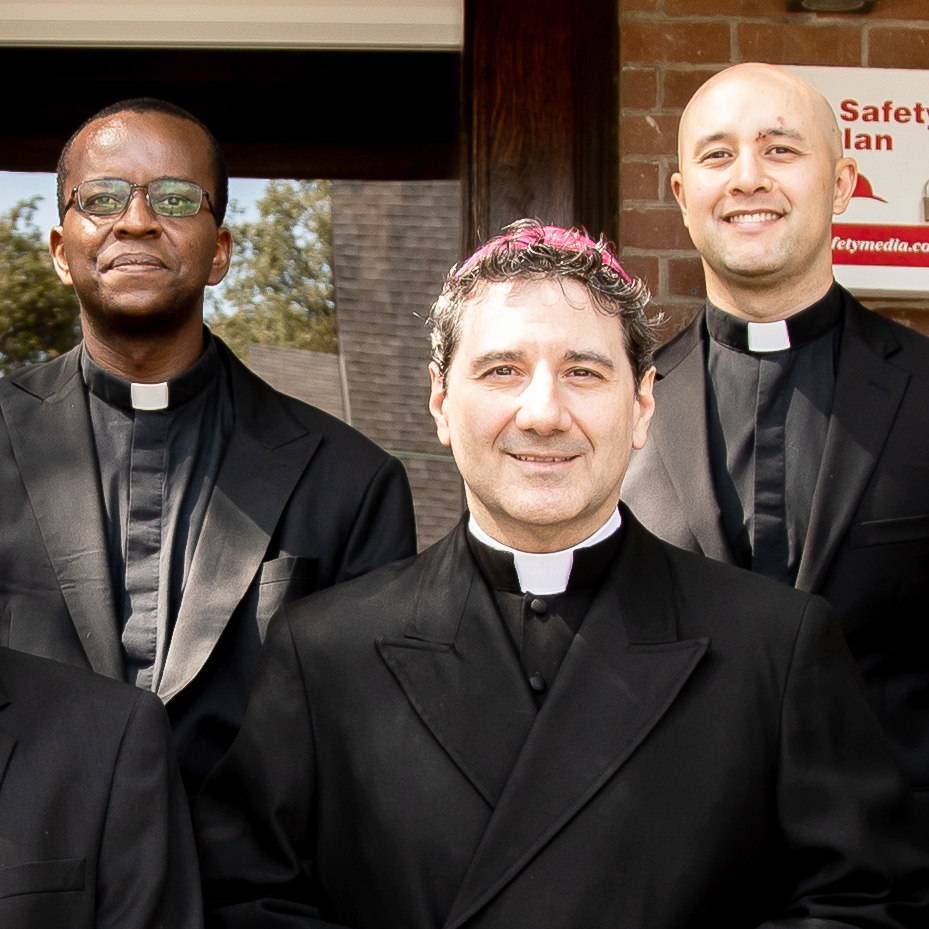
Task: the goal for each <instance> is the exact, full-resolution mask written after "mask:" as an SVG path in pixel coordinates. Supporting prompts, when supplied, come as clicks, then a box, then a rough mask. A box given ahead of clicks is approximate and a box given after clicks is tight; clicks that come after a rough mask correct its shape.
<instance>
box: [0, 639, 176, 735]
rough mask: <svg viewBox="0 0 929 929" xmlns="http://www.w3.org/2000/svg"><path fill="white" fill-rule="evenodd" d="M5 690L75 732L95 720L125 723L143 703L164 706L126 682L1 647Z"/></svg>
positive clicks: (1, 684) (0, 673)
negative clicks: (64, 722)
mask: <svg viewBox="0 0 929 929" xmlns="http://www.w3.org/2000/svg"><path fill="white" fill-rule="evenodd" d="M0 689H2V690H3V691H5V693H6V695H7V696H8V697H9V698H10V700H11V701H12V702H13V703H16V702H17V700H21V701H24V702H25V701H28V702H29V704H30V706H31V707H32V708H33V709H34V710H35V711H37V712H38V713H40V714H41V715H42V716H43V717H49V718H51V717H56V718H57V717H59V716H60V717H62V718H63V719H67V720H72V721H73V722H72V724H73V726H74V728H75V729H77V728H80V727H82V726H83V725H85V724H86V721H87V720H90V719H93V720H95V721H96V720H104V721H108V724H112V725H114V726H117V725H118V724H119V723H120V722H122V723H123V724H125V722H126V721H127V720H128V718H129V717H130V716H131V715H132V714H133V712H134V711H135V710H136V707H137V706H138V705H139V704H140V703H145V702H146V701H148V702H151V701H154V702H155V703H156V704H160V702H161V701H159V700H158V698H157V697H156V696H155V695H154V694H151V693H149V692H148V691H143V690H140V689H139V688H137V687H133V686H131V685H130V684H126V683H124V682H122V681H115V680H112V679H110V678H107V677H104V676H103V675H100V674H95V673H94V672H92V671H89V670H87V669H85V668H77V667H74V666H72V665H67V664H64V663H62V662H58V661H52V660H51V659H49V658H42V657H39V656H36V655H29V654H26V653H24V652H17V651H14V650H13V649H10V648H6V647H0ZM94 728H96V727H94Z"/></svg>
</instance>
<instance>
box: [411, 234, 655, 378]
mask: <svg viewBox="0 0 929 929" xmlns="http://www.w3.org/2000/svg"><path fill="white" fill-rule="evenodd" d="M528 278H539V279H549V280H557V279H560V278H569V279H570V280H574V281H577V282H578V283H580V284H583V285H584V287H585V288H586V289H587V292H588V294H590V299H591V301H592V302H593V304H594V306H596V307H597V309H599V310H600V312H602V313H604V314H605V315H607V316H616V317H618V318H619V319H620V320H621V321H622V326H623V341H624V343H625V347H626V355H627V357H628V358H629V364H630V365H631V367H632V374H633V377H634V379H635V386H636V390H638V389H639V385H640V384H641V382H642V378H643V377H644V376H645V374H646V372H647V371H648V370H649V368H651V366H652V355H653V353H654V350H655V347H656V346H657V341H658V340H657V337H656V336H655V331H654V330H655V326H656V325H657V324H658V323H659V322H660V317H658V316H656V317H653V318H649V317H648V316H646V315H645V307H646V306H647V305H648V302H649V300H650V299H651V297H650V294H649V291H648V287H647V286H646V285H645V283H644V282H643V281H642V280H640V279H638V278H630V277H629V276H628V275H627V274H626V272H625V271H623V269H622V267H621V266H620V264H619V262H618V261H617V260H616V258H615V257H614V255H613V252H612V249H611V246H610V244H609V243H608V242H607V241H606V240H605V239H604V237H603V236H601V237H600V240H599V241H598V242H594V241H593V240H592V239H590V238H589V237H588V236H587V233H586V232H585V231H584V230H583V229H581V228H580V227H575V228H574V229H570V230H569V229H562V228H560V227H557V226H543V225H542V223H541V222H539V221H538V220H533V219H521V220H519V221H518V222H515V223H512V224H511V225H509V226H506V227H505V228H504V230H503V235H501V236H498V237H497V238H495V239H491V240H490V241H489V242H487V243H486V244H485V245H482V246H481V247H480V248H479V249H478V250H477V251H476V252H475V253H474V254H473V255H472V256H471V257H470V258H468V259H467V260H466V261H464V262H462V263H461V264H460V265H455V267H453V268H452V269H451V271H449V273H448V277H447V278H446V280H445V286H444V287H443V288H442V293H441V295H440V296H439V299H438V300H436V302H435V303H434V304H433V305H432V309H431V310H430V313H429V318H428V319H427V321H426V324H427V326H429V328H430V330H431V339H432V360H433V361H434V362H435V363H436V365H437V366H438V368H439V371H440V372H441V374H442V379H443V380H445V379H446V378H447V376H448V370H449V368H450V367H451V363H452V358H453V357H454V355H455V350H456V349H457V347H458V342H459V340H460V337H461V320H462V316H463V313H464V308H465V306H466V305H467V304H468V303H469V302H470V301H472V300H474V299H476V298H477V297H479V296H480V295H481V293H482V292H483V290H484V289H485V288H486V287H488V286H489V285H490V284H501V283H506V282H508V281H515V280H520V279H528Z"/></svg>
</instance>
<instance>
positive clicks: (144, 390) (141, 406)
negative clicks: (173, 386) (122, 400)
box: [129, 381, 168, 410]
mask: <svg viewBox="0 0 929 929" xmlns="http://www.w3.org/2000/svg"><path fill="white" fill-rule="evenodd" d="M129 388H130V396H131V398H132V408H133V409H134V410H166V409H167V408H168V382H167V381H164V382H162V383H161V384H136V383H132V384H130V385H129Z"/></svg>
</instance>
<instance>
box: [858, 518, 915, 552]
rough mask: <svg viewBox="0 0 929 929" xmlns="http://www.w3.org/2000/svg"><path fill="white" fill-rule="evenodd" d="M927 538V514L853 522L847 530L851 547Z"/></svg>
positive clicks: (865, 546)
mask: <svg viewBox="0 0 929 929" xmlns="http://www.w3.org/2000/svg"><path fill="white" fill-rule="evenodd" d="M927 540H929V516H903V517H900V518H898V519H872V520H868V521H867V522H863V523H855V524H854V525H853V526H852V527H851V530H850V531H849V539H848V542H849V545H850V546H851V547H852V548H867V547H868V546H870V545H893V544H895V543H898V542H925V541H927Z"/></svg>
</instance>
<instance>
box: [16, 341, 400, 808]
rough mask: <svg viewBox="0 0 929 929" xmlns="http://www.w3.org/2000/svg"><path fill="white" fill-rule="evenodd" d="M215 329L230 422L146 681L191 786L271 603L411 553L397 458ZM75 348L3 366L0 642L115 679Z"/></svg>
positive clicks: (234, 723) (117, 668) (100, 524)
mask: <svg viewBox="0 0 929 929" xmlns="http://www.w3.org/2000/svg"><path fill="white" fill-rule="evenodd" d="M215 341H216V347H217V349H218V351H219V354H220V358H221V360H222V362H223V363H224V364H225V365H226V366H227V370H228V372H229V375H230V382H231V389H232V395H233V406H234V409H235V425H234V427H233V430H232V434H231V436H230V438H229V441H228V444H227V447H226V451H225V455H224V457H223V460H222V464H221V466H220V470H219V473H218V475H217V477H216V484H215V487H214V490H213V494H212V497H211V498H210V502H209V505H208V508H207V512H206V515H205V517H204V522H203V527H202V530H201V532H200V536H199V539H198V542H197V547H196V551H195V554H194V557H193V561H192V564H191V567H190V570H189V574H188V578H187V581H186V584H185V589H184V594H183V598H182V602H181V606H180V611H179V615H178V617H177V620H176V623H175V625H174V628H173V630H172V631H171V641H170V646H169V650H168V655H167V658H166V663H165V668H164V673H163V675H162V676H161V679H160V681H158V682H157V693H158V695H159V696H160V697H161V698H162V700H163V701H164V702H165V703H166V704H167V707H168V713H169V716H170V718H171V723H172V727H173V730H174V737H175V742H176V745H177V750H178V757H179V760H180V763H181V772H182V774H183V776H184V779H185V782H186V784H187V786H188V789H189V790H190V791H191V792H194V791H195V790H196V789H197V787H198V786H199V783H200V781H201V780H202V778H203V776H204V775H205V774H206V772H207V771H208V770H209V769H210V768H211V767H212V766H213V764H215V762H216V761H217V760H218V759H219V757H221V755H222V753H223V751H225V749H226V748H227V747H228V745H229V743H230V742H231V740H232V737H233V736H234V734H235V731H236V729H237V728H238V725H239V722H240V721H241V718H242V714H243V712H244V709H245V699H246V694H247V690H248V680H249V678H250V676H251V672H252V668H253V665H254V661H255V657H256V656H257V653H258V649H259V646H260V643H261V639H262V637H263V635H264V632H265V629H266V627H267V622H268V620H269V619H270V617H271V615H272V613H273V612H274V611H275V610H276V609H277V608H278V607H279V606H280V605H281V604H282V603H284V602H286V601H289V600H293V599H295V598H297V597H301V596H303V595H305V594H308V593H310V592H311V591H314V590H318V589H320V588H322V587H327V586H329V585H330V584H335V583H338V582H340V581H344V580H347V579H348V578H352V577H355V576H357V575H359V574H364V573H365V572H366V571H370V570H371V569H372V568H376V567H378V566H379V565H382V564H385V563H387V562H390V561H393V560H394V559H396V558H401V557H405V556H407V555H409V554H411V553H412V552H413V551H415V530H414V524H413V510H412V501H411V496H410V491H409V484H408V482H407V479H406V473H405V471H404V469H403V466H402V465H401V464H400V462H399V461H397V460H396V459H395V458H392V457H390V456H389V455H387V454H386V453H385V452H384V451H382V450H381V449H380V448H378V447H377V446H376V445H374V444H373V443H372V442H370V441H368V440H367V439H365V438H364V437H363V436H362V435H361V434H360V433H358V432H357V431H355V430H354V429H351V428H350V427H349V426H347V425H345V424H344V423H342V422H340V421H338V420H336V419H335V418H334V417H331V416H329V415H328V414H326V413H323V412H322V411H320V410H317V409H315V408H313V407H310V406H308V405H307V404H305V403H301V402H300V401H298V400H295V399H293V398H291V397H287V396H284V395H283V394H280V393H278V392H277V391H275V390H273V389H272V388H271V387H270V386H269V385H268V384H266V383H265V382H264V381H262V380H261V379H260V378H258V377H256V376H255V375H254V374H252V373H251V372H250V371H249V370H248V369H247V368H246V367H245V366H244V365H242V364H241V363H240V362H239V361H238V360H237V359H236V358H235V357H234V356H233V355H232V353H231V352H230V351H229V350H228V348H226V347H225V346H224V345H223V343H222V342H221V341H220V340H219V339H216V340H215ZM79 351H80V349H79V348H78V349H74V350H73V351H71V352H69V353H68V354H66V355H63V356H62V357H60V358H57V359H55V360H54V361H51V362H48V363H46V364H42V365H36V366H34V367H31V368H26V369H23V370H22V371H20V372H18V373H16V374H14V375H12V376H11V377H7V378H3V379H0V501H2V504H0V644H3V645H9V646H11V647H13V648H16V649H19V650H21V651H26V652H31V653H33V654H36V655H44V656H47V657H49V658H54V659H56V660H58V661H65V662H68V663H69V664H74V665H78V666H80V667H89V668H92V669H93V670H94V671H97V672H99V673H101V674H105V675H107V676H108V677H112V678H116V679H124V668H123V649H122V643H121V640H120V635H121V630H120V629H119V628H118V623H117V620H116V611H115V607H114V600H113V592H112V584H111V579H110V569H109V560H108V554H107V534H106V525H105V515H104V514H105V511H104V507H103V501H102V494H101V488H100V479H99V474H98V469H97V463H96V451H95V446H94V439H93V434H92V427H91V422H90V415H89V411H88V404H87V396H86V391H85V388H84V384H83V379H82V377H81V373H80V364H79Z"/></svg>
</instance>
